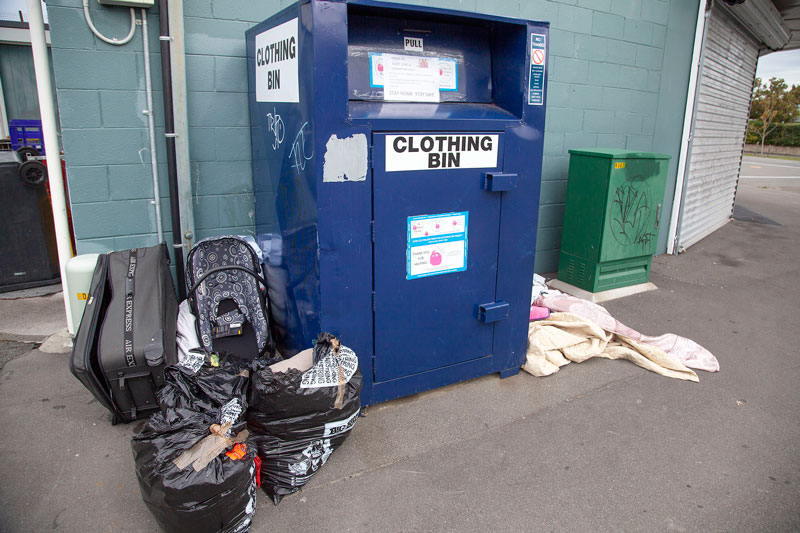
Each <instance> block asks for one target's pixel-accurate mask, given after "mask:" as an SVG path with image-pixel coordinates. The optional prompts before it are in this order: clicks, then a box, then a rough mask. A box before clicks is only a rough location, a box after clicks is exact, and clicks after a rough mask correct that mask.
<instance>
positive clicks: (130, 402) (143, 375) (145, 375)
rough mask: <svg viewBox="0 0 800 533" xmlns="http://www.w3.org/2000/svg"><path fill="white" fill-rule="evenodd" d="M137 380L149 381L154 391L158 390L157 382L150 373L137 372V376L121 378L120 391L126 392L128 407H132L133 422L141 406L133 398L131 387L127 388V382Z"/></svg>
mask: <svg viewBox="0 0 800 533" xmlns="http://www.w3.org/2000/svg"><path fill="white" fill-rule="evenodd" d="M136 378H147V379H149V380H150V385H151V386H152V387H151V389H152V390H153V391H155V390H156V382H155V380H154V379H153V374H151V373H150V372H136V373H135V374H128V375H127V376H119V390H120V391H125V394H126V395H127V396H128V405H130V406H131V420H136V411H137V410H138V408H139V406H138V405H136V399H135V398H134V397H133V392H131V389H130V387H126V386H125V381H126V380H130V379H136Z"/></svg>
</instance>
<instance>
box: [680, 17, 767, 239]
mask: <svg viewBox="0 0 800 533" xmlns="http://www.w3.org/2000/svg"><path fill="white" fill-rule="evenodd" d="M708 24H709V26H708V33H707V35H706V42H705V48H704V51H703V58H702V63H701V70H700V80H699V83H698V87H697V91H698V92H697V96H696V103H695V116H694V118H693V124H692V144H691V152H690V155H689V163H688V165H687V168H688V173H687V178H686V184H685V186H684V194H683V202H682V206H681V215H680V219H679V225H678V233H677V245H678V246H677V249H678V250H681V249H683V248H688V247H689V246H691V245H692V244H694V243H696V242H697V241H699V240H700V239H702V238H703V237H706V236H707V235H709V234H710V233H712V232H713V231H715V230H717V229H719V228H720V227H722V226H723V225H725V223H726V222H728V220H730V217H731V213H732V211H733V202H734V198H735V196H736V186H737V183H738V181H739V168H740V166H741V160H742V148H743V146H744V135H745V130H746V128H747V115H748V113H749V109H750V94H751V91H752V87H753V77H754V76H755V71H756V64H757V63H758V43H757V42H756V40H755V39H753V38H752V37H751V36H750V35H749V34H748V33H746V31H745V30H744V29H743V28H742V27H741V26H740V25H739V24H738V23H737V22H735V21H734V20H733V19H732V18H731V17H730V16H729V15H728V14H727V13H724V12H723V11H722V10H720V9H719V8H718V7H716V6H714V8H713V11H712V13H711V19H710V20H709V22H708Z"/></svg>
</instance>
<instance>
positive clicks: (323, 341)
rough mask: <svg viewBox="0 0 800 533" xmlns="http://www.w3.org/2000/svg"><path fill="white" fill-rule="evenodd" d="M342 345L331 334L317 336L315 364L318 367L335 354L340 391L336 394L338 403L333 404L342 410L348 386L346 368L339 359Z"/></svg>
mask: <svg viewBox="0 0 800 533" xmlns="http://www.w3.org/2000/svg"><path fill="white" fill-rule="evenodd" d="M340 346H341V343H340V342H339V339H338V338H337V337H336V336H334V335H332V334H330V333H325V332H322V333H320V334H319V335H318V336H317V340H315V341H314V364H315V365H316V364H317V363H319V362H320V361H321V360H322V359H324V358H325V357H327V356H328V355H329V354H330V353H331V352H332V353H333V357H334V358H335V359H336V367H337V374H338V387H339V390H338V392H337V394H336V401H335V402H334V403H333V407H334V409H341V408H342V406H343V405H344V394H345V386H346V385H347V379H346V378H345V375H344V368H343V367H342V361H341V359H339V347H340Z"/></svg>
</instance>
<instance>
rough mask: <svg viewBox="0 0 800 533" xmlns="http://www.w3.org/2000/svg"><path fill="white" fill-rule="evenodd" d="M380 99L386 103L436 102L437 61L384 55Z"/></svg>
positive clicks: (437, 97)
mask: <svg viewBox="0 0 800 533" xmlns="http://www.w3.org/2000/svg"><path fill="white" fill-rule="evenodd" d="M383 99H384V100H385V101H387V102H438V101H439V60H438V59H436V58H430V57H419V56H404V55H395V54H384V55H383Z"/></svg>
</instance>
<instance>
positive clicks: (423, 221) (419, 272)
mask: <svg viewBox="0 0 800 533" xmlns="http://www.w3.org/2000/svg"><path fill="white" fill-rule="evenodd" d="M468 223H469V212H468V211H462V212H459V213H442V214H439V215H420V216H414V217H408V241H407V242H408V244H407V247H406V279H409V280H410V279H417V278H424V277H428V276H438V275H439V274H447V273H449V272H461V271H463V270H466V269H467V226H468Z"/></svg>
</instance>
